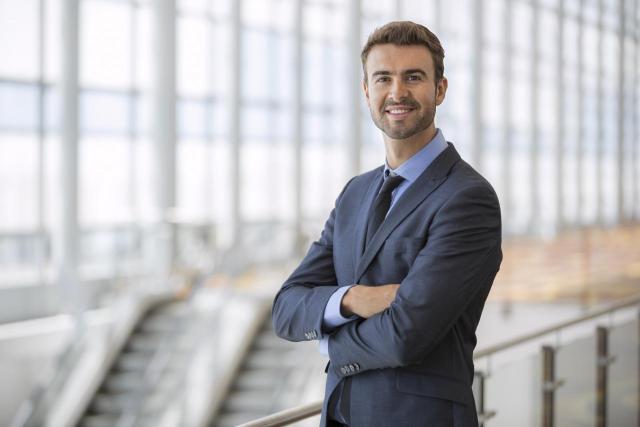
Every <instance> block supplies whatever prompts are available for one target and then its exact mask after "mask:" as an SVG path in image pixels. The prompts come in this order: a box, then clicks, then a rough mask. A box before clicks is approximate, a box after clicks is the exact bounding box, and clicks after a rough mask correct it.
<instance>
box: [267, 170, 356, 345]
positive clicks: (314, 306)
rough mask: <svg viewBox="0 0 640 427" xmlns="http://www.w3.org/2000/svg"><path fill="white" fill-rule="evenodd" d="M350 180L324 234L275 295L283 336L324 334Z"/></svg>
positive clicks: (276, 320) (301, 337) (316, 336)
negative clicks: (338, 226)
mask: <svg viewBox="0 0 640 427" xmlns="http://www.w3.org/2000/svg"><path fill="white" fill-rule="evenodd" d="M350 182H351V181H349V183H350ZM349 183H347V185H346V186H345V187H344V189H343V190H342V192H341V193H340V195H339V196H338V199H337V200H336V204H335V207H334V208H333V210H332V211H331V214H330V215H329V219H328V220H327V222H326V223H325V225H324V229H323V231H322V234H321V235H320V238H319V239H318V240H317V241H315V242H313V244H312V245H311V247H310V248H309V251H308V252H307V254H306V256H305V257H304V259H303V260H302V262H301V263H300V265H299V266H298V268H296V269H295V271H294V272H293V273H292V274H291V276H289V278H288V279H287V280H286V281H285V282H284V284H283V285H282V288H280V291H279V292H278V293H277V295H276V297H275V299H274V302H273V309H272V312H271V317H272V321H273V328H274V330H275V332H276V335H278V336H279V337H280V338H284V339H286V340H289V341H303V340H314V339H320V338H322V335H323V331H322V321H323V316H324V309H325V307H326V305H327V302H328V301H329V298H331V295H332V294H333V293H334V292H335V291H336V290H337V289H338V279H337V278H336V273H335V268H334V265H333V229H334V225H335V221H336V215H337V214H336V211H337V210H338V207H339V205H340V200H341V199H342V195H343V194H344V192H345V191H346V189H347V187H348V186H349Z"/></svg>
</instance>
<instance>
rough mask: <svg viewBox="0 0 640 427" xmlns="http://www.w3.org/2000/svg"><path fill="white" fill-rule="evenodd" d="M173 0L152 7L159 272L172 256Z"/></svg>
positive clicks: (166, 266) (174, 106) (174, 182)
mask: <svg viewBox="0 0 640 427" xmlns="http://www.w3.org/2000/svg"><path fill="white" fill-rule="evenodd" d="M175 2H176V0H157V1H156V2H155V3H154V4H153V7H155V24H156V25H155V40H154V42H155V43H156V49H155V52H156V55H157V56H156V58H155V60H156V70H155V72H156V73H157V75H156V81H155V85H154V94H155V99H154V102H153V108H154V117H153V120H154V124H153V132H154V134H153V143H154V144H156V149H155V151H156V171H155V177H154V184H155V190H156V207H157V209H158V211H159V214H160V218H159V219H160V221H161V229H160V230H159V231H160V233H161V236H162V237H161V242H162V243H161V244H160V247H161V253H160V259H159V264H158V265H157V267H158V268H159V272H160V273H161V274H164V273H168V271H167V270H166V269H168V268H170V267H171V264H172V262H173V257H174V249H175V248H174V239H173V236H172V231H171V230H172V227H171V224H170V223H169V222H168V221H169V220H170V218H169V214H170V212H171V209H172V208H174V207H175V204H176V60H175V59H176V14H175V10H176V3H175Z"/></svg>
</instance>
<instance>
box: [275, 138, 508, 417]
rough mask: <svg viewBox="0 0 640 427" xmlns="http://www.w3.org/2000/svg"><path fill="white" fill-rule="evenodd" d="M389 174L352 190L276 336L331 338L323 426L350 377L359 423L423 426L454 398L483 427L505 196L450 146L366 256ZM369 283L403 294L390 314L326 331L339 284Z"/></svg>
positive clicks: (292, 285) (294, 290) (303, 269)
mask: <svg viewBox="0 0 640 427" xmlns="http://www.w3.org/2000/svg"><path fill="white" fill-rule="evenodd" d="M382 170H383V168H382V167H379V168H377V169H374V170H372V171H370V172H367V173H364V174H362V175H359V176H356V177H355V178H352V179H351V180H350V181H349V182H348V183H347V185H346V186H345V188H344V189H343V190H342V192H341V193H340V195H339V197H338V199H337V200H336V204H335V207H334V209H333V211H332V212H331V215H330V216H329V219H328V220H327V222H326V224H325V227H324V230H323V231H322V234H321V236H320V238H319V239H318V241H316V242H314V243H313V244H312V245H311V248H310V249H309V251H308V253H307V255H306V256H305V258H304V259H303V261H302V263H301V264H300V266H299V267H298V268H297V269H296V270H295V271H294V272H293V273H292V274H291V276H290V277H289V278H288V279H287V281H286V282H285V283H284V284H283V286H282V288H281V289H280V291H279V292H278V294H277V295H276V297H275V301H274V304H273V312H272V317H273V325H274V328H275V331H276V334H277V335H278V336H280V337H281V338H284V339H287V340H290V341H303V340H312V339H319V338H320V337H321V336H323V335H326V334H330V336H331V337H330V340H329V356H330V365H329V368H328V371H327V374H328V377H327V385H326V391H325V402H324V407H323V412H322V422H321V425H322V426H324V425H326V411H327V402H328V399H329V397H330V396H331V393H332V392H333V390H334V389H335V387H336V385H337V384H338V383H339V382H340V381H342V380H343V379H344V378H345V377H351V380H350V381H351V390H350V393H349V396H348V397H349V418H350V420H351V424H352V425H353V426H377V425H380V426H387V425H407V426H417V425H427V424H428V423H426V422H425V421H421V420H427V419H430V418H429V417H430V416H431V415H432V414H431V412H433V408H434V407H435V406H434V405H435V404H434V402H436V401H439V402H442V400H446V401H453V402H456V403H458V404H461V405H462V406H464V407H466V408H468V413H469V414H473V419H474V422H473V424H475V423H476V420H475V405H474V400H473V394H472V391H471V385H472V382H473V376H474V367H473V350H474V348H475V345H476V336H475V331H476V327H477V325H478V322H479V320H480V315H481V313H482V309H483V307H484V303H485V300H486V298H487V295H488V293H489V290H490V288H491V284H492V283H493V279H494V277H495V275H496V273H497V272H498V269H499V266H500V262H501V260H502V252H501V220H500V206H499V204H498V199H497V197H496V194H495V192H494V190H493V188H492V187H491V185H490V184H489V183H488V182H487V181H486V180H485V179H484V178H483V177H482V176H481V175H480V174H479V173H477V172H476V171H475V170H474V169H473V168H471V166H469V165H468V164H467V163H466V162H465V161H463V160H462V159H461V158H460V156H459V155H458V153H457V151H456V150H455V148H454V147H453V144H451V143H449V146H448V148H447V149H445V150H444V151H443V152H442V153H441V154H440V155H439V156H438V157H437V158H436V159H435V160H434V161H433V163H432V164H431V165H429V167H428V168H427V169H426V170H425V171H424V172H423V173H422V175H421V176H420V177H419V178H418V180H417V181H415V182H414V183H413V184H412V185H411V187H409V188H408V189H407V190H406V192H405V193H404V194H403V195H402V197H401V198H400V199H399V200H398V201H397V203H396V204H395V205H394V207H393V209H391V211H390V212H389V214H388V216H387V218H386V219H385V221H384V222H383V223H382V225H381V226H380V228H379V229H378V231H377V233H376V234H375V235H374V236H373V238H372V239H371V242H369V243H368V244H367V247H366V248H365V247H364V240H365V234H366V228H367V227H366V226H367V217H368V214H369V210H370V208H371V205H372V203H373V200H374V199H375V197H376V195H377V192H378V191H379V188H380V186H381V183H382ZM358 283H361V284H365V285H383V284H389V283H400V287H399V289H398V293H397V295H396V298H395V300H394V301H393V303H392V304H391V306H390V307H389V308H388V309H386V310H384V311H383V312H381V313H378V314H376V315H374V316H372V317H370V318H369V319H358V320H355V321H352V322H350V323H347V324H345V325H342V326H340V327H338V328H336V329H335V330H333V331H327V330H324V329H323V326H322V323H323V314H324V308H325V306H326V304H327V301H328V300H329V298H330V296H331V295H332V294H333V292H335V290H336V289H337V286H346V285H352V284H358ZM467 415H468V414H467ZM456 424H457V423H456ZM450 425H453V423H452V424H450Z"/></svg>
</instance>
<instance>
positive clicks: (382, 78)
mask: <svg viewBox="0 0 640 427" xmlns="http://www.w3.org/2000/svg"><path fill="white" fill-rule="evenodd" d="M388 81H389V76H380V77H378V78H377V79H376V83H386V82H388Z"/></svg>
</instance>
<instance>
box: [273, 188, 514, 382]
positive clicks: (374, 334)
mask: <svg viewBox="0 0 640 427" xmlns="http://www.w3.org/2000/svg"><path fill="white" fill-rule="evenodd" d="M340 197H342V194H341V196H340ZM340 197H339V198H338V200H337V202H336V209H337V208H338V206H339V203H340ZM336 209H334V210H333V211H332V213H331V215H330V217H329V219H328V220H327V223H326V224H325V228H324V230H323V232H322V235H321V237H320V239H319V240H318V241H317V242H314V243H313V244H312V246H311V248H310V249H309V252H308V253H307V255H306V257H305V258H304V259H303V261H302V263H301V264H300V266H299V267H298V268H297V269H296V270H295V271H294V272H293V274H292V275H291V276H290V277H289V279H288V280H287V281H286V282H285V284H284V285H283V286H282V288H281V290H280V292H279V293H278V295H277V296H276V298H275V301H274V306H273V323H274V329H275V331H276V333H277V334H278V336H280V337H282V338H285V339H288V340H290V341H302V340H305V339H311V338H310V337H313V338H321V337H322V336H324V335H325V334H326V332H325V331H324V328H323V314H324V309H325V307H326V304H327V302H328V300H329V299H330V297H331V295H332V294H333V293H334V292H335V291H336V289H337V288H336V284H337V283H338V281H337V278H336V272H335V269H336V266H335V265H334V261H333V239H334V236H333V231H334V226H335V217H336ZM499 209H500V208H499V205H498V202H497V199H496V197H495V194H494V193H493V191H492V190H491V188H490V187H488V186H487V185H478V186H469V187H467V188H464V189H461V190H459V191H458V192H457V193H456V194H453V195H451V196H450V197H449V198H448V199H447V201H446V202H444V204H443V205H442V206H441V207H440V209H439V211H438V213H437V214H436V215H435V216H434V219H433V221H432V224H431V226H430V228H429V238H428V239H427V243H426V245H425V246H424V247H423V248H422V249H421V250H420V252H419V253H418V254H417V256H416V258H415V260H414V262H413V264H412V266H411V268H410V269H409V272H408V274H407V275H406V277H405V278H404V279H403V280H402V283H400V284H388V285H383V286H363V285H356V286H354V287H352V288H351V289H349V291H348V292H347V293H346V294H345V296H344V298H343V299H342V304H341V308H342V310H343V314H344V315H349V314H356V315H358V316H360V318H359V319H356V320H354V321H351V322H349V323H346V324H343V325H341V326H339V327H337V328H336V329H334V330H333V331H331V332H330V340H329V357H330V359H331V362H332V363H331V365H332V369H334V368H335V367H338V366H343V365H345V364H350V363H357V364H358V366H359V367H360V370H359V372H362V371H365V370H370V369H381V368H393V367H399V366H407V365H411V364H415V363H418V362H420V360H422V359H423V358H424V357H425V356H426V355H427V354H428V353H429V352H430V351H431V350H432V349H433V348H434V347H435V346H436V345H437V344H438V342H439V341H440V340H441V339H442V338H443V337H444V336H445V335H446V334H447V333H448V332H449V331H450V330H451V328H452V327H453V325H454V324H455V322H456V321H457V320H458V318H459V317H460V315H461V314H462V313H463V311H464V310H465V308H466V307H467V305H468V304H469V302H470V301H471V300H472V299H473V298H474V297H475V296H476V295H477V293H478V292H479V291H480V290H481V289H487V286H490V284H491V282H492V281H493V277H494V276H495V274H496V272H497V270H498V266H499V264H500V260H501V251H500V235H501V230H500V210H499ZM310 331H314V332H315V333H311V334H309V332H310ZM334 372H335V373H336V374H337V375H338V376H346V375H352V374H353V373H344V372H342V373H341V372H339V371H336V370H335V369H334Z"/></svg>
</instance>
